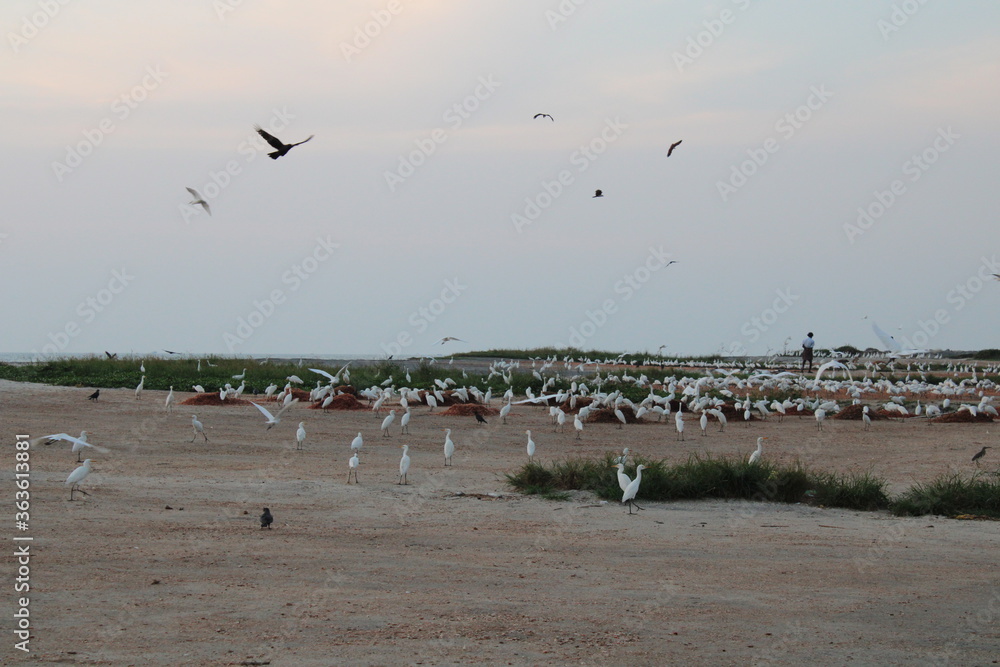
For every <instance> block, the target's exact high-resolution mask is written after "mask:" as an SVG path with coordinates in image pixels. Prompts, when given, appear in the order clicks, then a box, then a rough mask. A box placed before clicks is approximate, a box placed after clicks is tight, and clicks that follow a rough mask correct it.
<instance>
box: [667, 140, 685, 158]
mask: <svg viewBox="0 0 1000 667" xmlns="http://www.w3.org/2000/svg"><path fill="white" fill-rule="evenodd" d="M681 141H684V140H683V139H681ZM681 141H678V142H676V143H673V144H670V150H668V151H667V157H670V154H671V153H673V152H674V149H675V148H677V147H678V146H680V145H681Z"/></svg>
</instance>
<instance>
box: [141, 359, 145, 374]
mask: <svg viewBox="0 0 1000 667" xmlns="http://www.w3.org/2000/svg"><path fill="white" fill-rule="evenodd" d="M139 372H140V373H145V372H146V362H144V361H140V362H139Z"/></svg>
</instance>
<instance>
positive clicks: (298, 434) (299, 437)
mask: <svg viewBox="0 0 1000 667" xmlns="http://www.w3.org/2000/svg"><path fill="white" fill-rule="evenodd" d="M305 441H306V423H305V422H299V428H298V430H297V431H295V449H302V445H303V443H305Z"/></svg>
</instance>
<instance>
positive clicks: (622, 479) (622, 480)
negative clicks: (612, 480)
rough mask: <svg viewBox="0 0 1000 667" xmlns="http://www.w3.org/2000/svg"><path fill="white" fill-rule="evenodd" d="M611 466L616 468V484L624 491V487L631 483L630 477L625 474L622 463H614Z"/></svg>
mask: <svg viewBox="0 0 1000 667" xmlns="http://www.w3.org/2000/svg"><path fill="white" fill-rule="evenodd" d="M611 467H612V468H618V486H620V487H621V489H622V492H623V493H624V492H625V489H627V488H628V485H629V484H631V483H632V478H631V477H629V476H628V475H626V474H625V464H624V463H616V464H614V465H613V466H611Z"/></svg>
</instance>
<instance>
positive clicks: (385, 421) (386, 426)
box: [382, 410, 396, 438]
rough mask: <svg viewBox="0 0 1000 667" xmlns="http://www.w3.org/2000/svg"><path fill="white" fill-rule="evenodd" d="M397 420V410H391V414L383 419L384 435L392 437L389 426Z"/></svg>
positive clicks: (384, 436)
mask: <svg viewBox="0 0 1000 667" xmlns="http://www.w3.org/2000/svg"><path fill="white" fill-rule="evenodd" d="M394 421H396V411H395V410H389V415H388V416H387V417H386V418H385V419H383V420H382V437H383V438H391V437H392V436H391V435H389V427H390V426H392V422H394Z"/></svg>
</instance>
